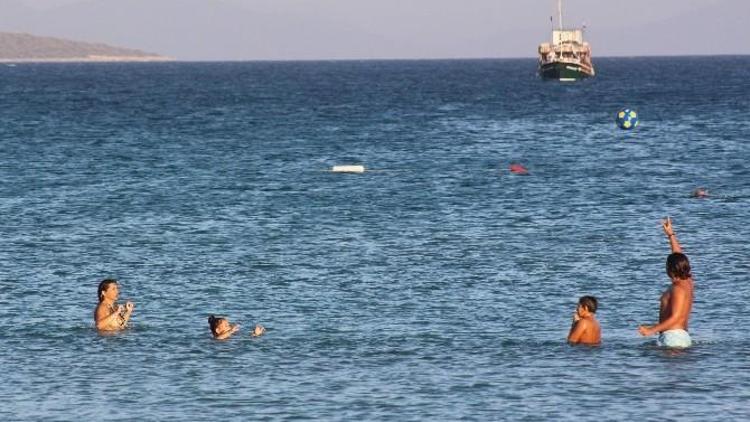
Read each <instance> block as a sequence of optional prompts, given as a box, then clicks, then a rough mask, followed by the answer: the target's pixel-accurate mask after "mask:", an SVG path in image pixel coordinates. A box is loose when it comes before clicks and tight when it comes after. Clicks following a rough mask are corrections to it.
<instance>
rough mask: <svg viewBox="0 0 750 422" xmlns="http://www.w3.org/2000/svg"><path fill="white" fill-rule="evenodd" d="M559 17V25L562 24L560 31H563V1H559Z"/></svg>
mask: <svg viewBox="0 0 750 422" xmlns="http://www.w3.org/2000/svg"><path fill="white" fill-rule="evenodd" d="M557 16H558V18H559V19H558V21H557V22H558V23H559V24H560V30H561V31H562V29H563V22H562V0H557Z"/></svg>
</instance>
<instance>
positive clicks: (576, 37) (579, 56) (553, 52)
mask: <svg viewBox="0 0 750 422" xmlns="http://www.w3.org/2000/svg"><path fill="white" fill-rule="evenodd" d="M557 10H558V25H559V29H553V30H552V42H549V43H542V44H540V45H539V75H540V76H541V77H542V78H544V79H555V80H559V81H576V80H579V79H583V78H588V77H591V76H594V75H595V74H596V72H595V71H594V65H593V64H592V63H591V46H590V45H589V43H587V42H586V41H584V40H583V29H582V28H573V29H565V28H564V27H563V23H562V0H558V2H557Z"/></svg>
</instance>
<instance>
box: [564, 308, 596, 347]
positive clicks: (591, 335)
mask: <svg viewBox="0 0 750 422" xmlns="http://www.w3.org/2000/svg"><path fill="white" fill-rule="evenodd" d="M597 307H598V303H597V300H596V298H595V297H594V296H583V297H581V298H580V299H578V307H576V311H575V312H574V313H573V325H572V326H571V327H570V333H569V334H568V342H569V343H571V344H591V345H594V344H599V343H601V342H602V329H601V327H600V326H599V321H597V320H596V315H595V314H596V308H597Z"/></svg>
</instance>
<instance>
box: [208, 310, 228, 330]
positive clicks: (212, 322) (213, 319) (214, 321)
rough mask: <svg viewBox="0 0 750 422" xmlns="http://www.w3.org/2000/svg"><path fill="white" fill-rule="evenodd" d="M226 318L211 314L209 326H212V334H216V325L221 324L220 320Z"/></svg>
mask: <svg viewBox="0 0 750 422" xmlns="http://www.w3.org/2000/svg"><path fill="white" fill-rule="evenodd" d="M224 319H226V318H222V317H215V316H213V315H211V316H209V317H208V326H209V328H211V334H213V335H216V327H218V326H219V322H221V321H222V320H224Z"/></svg>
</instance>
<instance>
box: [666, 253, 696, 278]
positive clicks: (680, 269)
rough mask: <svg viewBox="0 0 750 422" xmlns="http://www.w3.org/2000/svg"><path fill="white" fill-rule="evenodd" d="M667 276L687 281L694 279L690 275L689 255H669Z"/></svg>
mask: <svg viewBox="0 0 750 422" xmlns="http://www.w3.org/2000/svg"><path fill="white" fill-rule="evenodd" d="M667 275H668V276H669V278H679V279H682V280H684V279H686V278H691V277H693V274H691V273H690V261H688V257H687V255H685V254H684V253H680V252H675V253H671V254H669V256H668V257H667Z"/></svg>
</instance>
